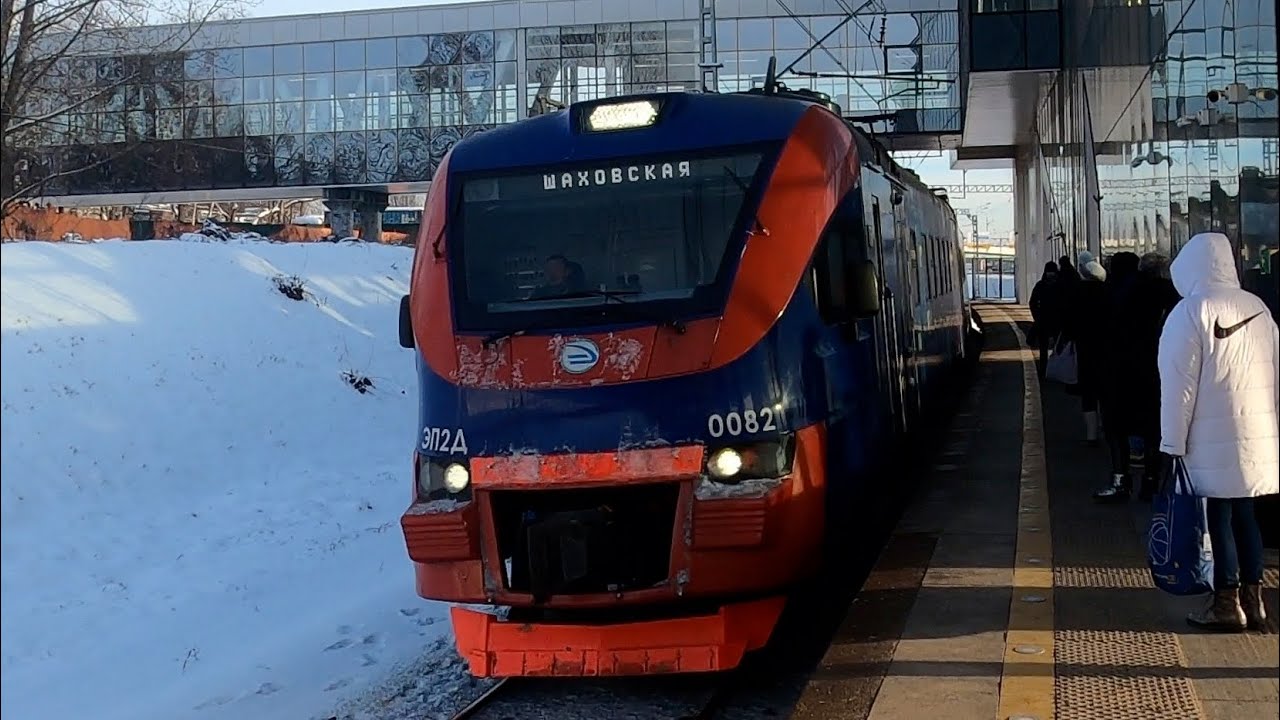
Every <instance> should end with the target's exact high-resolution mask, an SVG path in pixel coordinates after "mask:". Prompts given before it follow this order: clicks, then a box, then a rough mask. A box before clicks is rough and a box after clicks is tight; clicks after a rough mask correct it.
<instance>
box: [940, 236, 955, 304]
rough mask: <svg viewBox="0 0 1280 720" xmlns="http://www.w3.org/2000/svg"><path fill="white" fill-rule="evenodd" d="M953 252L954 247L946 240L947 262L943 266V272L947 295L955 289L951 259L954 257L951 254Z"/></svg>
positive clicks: (953, 267)
mask: <svg viewBox="0 0 1280 720" xmlns="http://www.w3.org/2000/svg"><path fill="white" fill-rule="evenodd" d="M954 250H955V247H954V246H952V244H951V241H950V240H948V241H947V262H946V263H945V264H944V265H943V270H944V271H945V272H946V273H947V292H948V293H949V292H951V291H952V290H955V289H956V274H955V264H954V263H953V262H952V258H953V257H955V256H954V255H953V254H952V252H953V251H954Z"/></svg>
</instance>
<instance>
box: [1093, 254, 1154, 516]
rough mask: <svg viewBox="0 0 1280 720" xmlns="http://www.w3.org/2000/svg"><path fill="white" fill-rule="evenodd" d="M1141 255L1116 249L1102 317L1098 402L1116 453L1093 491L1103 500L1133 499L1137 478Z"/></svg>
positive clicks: (1110, 448)
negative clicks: (1132, 469)
mask: <svg viewBox="0 0 1280 720" xmlns="http://www.w3.org/2000/svg"><path fill="white" fill-rule="evenodd" d="M1138 264H1139V258H1138V256H1137V255H1135V254H1133V253H1131V252H1120V253H1116V254H1115V255H1114V256H1113V257H1112V258H1111V272H1110V273H1108V274H1107V281H1106V283H1105V285H1106V300H1105V303H1106V305H1105V309H1104V310H1103V312H1102V314H1101V316H1100V317H1099V318H1098V323H1099V324H1100V325H1101V326H1102V328H1103V340H1102V343H1101V350H1102V355H1103V358H1104V359H1103V362H1102V366H1101V368H1100V371H1099V381H1100V382H1099V387H1098V402H1099V404H1100V405H1101V407H1102V425H1103V435H1105V436H1106V438H1107V449H1108V450H1109V451H1110V454H1111V482H1110V484H1108V485H1107V486H1106V487H1104V488H1103V489H1101V490H1099V491H1097V492H1095V493H1094V494H1093V497H1094V499H1096V500H1101V501H1104V502H1108V501H1124V500H1128V499H1129V493H1130V492H1131V491H1132V485H1133V481H1132V479H1131V477H1130V475H1129V436H1130V435H1131V434H1135V433H1136V432H1137V419H1138V416H1137V413H1136V412H1135V411H1136V410H1137V406H1136V403H1134V402H1133V396H1132V389H1133V386H1134V384H1135V383H1136V382H1137V380H1138V377H1139V376H1140V375H1141V374H1142V372H1143V370H1144V368H1143V367H1142V366H1141V364H1140V363H1139V358H1138V348H1137V341H1138V332H1137V320H1138V315H1137V313H1136V309H1137V304H1138V298H1137V291H1138Z"/></svg>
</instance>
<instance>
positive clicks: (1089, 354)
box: [1058, 260, 1107, 445]
mask: <svg viewBox="0 0 1280 720" xmlns="http://www.w3.org/2000/svg"><path fill="white" fill-rule="evenodd" d="M1059 267H1061V266H1059ZM1106 279H1107V271H1106V270H1104V269H1103V268H1102V265H1100V264H1099V263H1098V262H1097V261H1096V260H1092V261H1090V262H1088V263H1087V264H1085V266H1084V267H1082V268H1080V279H1079V280H1068V281H1066V283H1065V285H1064V287H1063V294H1062V295H1061V296H1060V297H1061V300H1062V334H1061V336H1060V337H1059V340H1058V344H1059V345H1063V344H1065V343H1067V342H1070V343H1073V344H1074V345H1075V352H1076V385H1074V386H1073V388H1072V389H1071V391H1072V392H1073V393H1075V394H1076V395H1079V396H1080V408H1081V410H1082V411H1083V412H1084V427H1085V440H1086V442H1088V443H1089V444H1090V445H1097V444H1098V394H1099V393H1100V392H1101V390H1102V384H1103V380H1104V374H1103V369H1104V368H1105V367H1106V363H1107V352H1106V333H1105V326H1104V322H1105V318H1106V313H1107V288H1106V286H1105V285H1104V281H1105V280H1106Z"/></svg>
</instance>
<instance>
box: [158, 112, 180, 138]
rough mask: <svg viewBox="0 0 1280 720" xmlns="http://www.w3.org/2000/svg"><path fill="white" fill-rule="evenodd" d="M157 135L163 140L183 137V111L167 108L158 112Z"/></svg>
mask: <svg viewBox="0 0 1280 720" xmlns="http://www.w3.org/2000/svg"><path fill="white" fill-rule="evenodd" d="M156 137H157V138H159V139H161V140H178V139H181V138H182V111H181V110H170V109H165V110H161V111H159V112H157V113H156Z"/></svg>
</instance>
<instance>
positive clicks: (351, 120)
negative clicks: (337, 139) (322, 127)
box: [333, 97, 365, 131]
mask: <svg viewBox="0 0 1280 720" xmlns="http://www.w3.org/2000/svg"><path fill="white" fill-rule="evenodd" d="M364 103H365V99H364V98H362V97H359V98H345V99H339V100H338V101H337V102H336V103H335V104H334V118H333V126H334V129H335V130H339V131H344V130H345V131H355V130H363V129H364V112H365V104H364Z"/></svg>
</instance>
